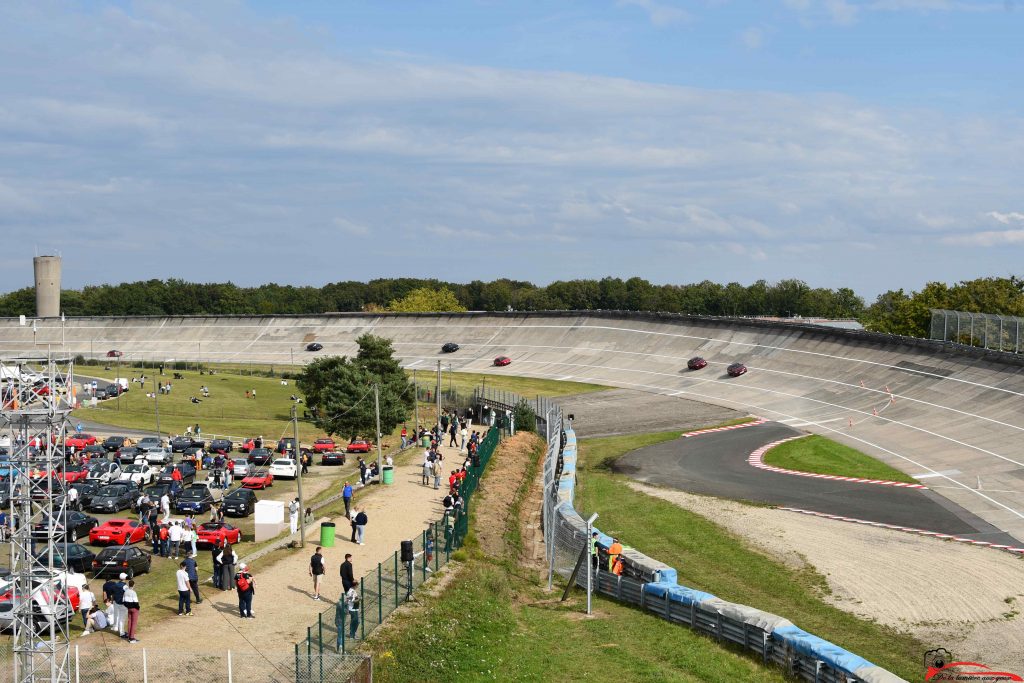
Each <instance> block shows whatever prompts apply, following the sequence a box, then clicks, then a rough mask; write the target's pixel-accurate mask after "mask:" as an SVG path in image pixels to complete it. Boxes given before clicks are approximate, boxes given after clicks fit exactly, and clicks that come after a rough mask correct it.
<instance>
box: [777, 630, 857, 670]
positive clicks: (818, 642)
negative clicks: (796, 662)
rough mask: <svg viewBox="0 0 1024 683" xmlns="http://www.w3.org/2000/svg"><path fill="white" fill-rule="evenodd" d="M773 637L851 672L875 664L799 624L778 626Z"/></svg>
mask: <svg viewBox="0 0 1024 683" xmlns="http://www.w3.org/2000/svg"><path fill="white" fill-rule="evenodd" d="M772 637H773V638H777V639H778V640H781V641H783V642H784V643H786V644H787V645H789V646H790V647H791V648H793V649H794V650H796V651H797V652H799V653H800V654H802V655H807V656H809V657H813V658H815V659H820V660H821V661H823V662H825V663H826V664H828V665H829V666H831V667H832V668H833V669H838V670H839V671H845V672H847V673H849V674H853V673H854V672H855V671H856V670H857V669H862V668H865V667H871V666H874V665H873V664H872V663H871V662H869V661H868V660H866V659H864V658H863V657H861V656H859V655H855V654H853V653H852V652H850V651H848V650H844V649H843V648H841V647H839V646H838V645H834V644H832V643H830V642H828V641H827V640H824V639H822V638H819V637H818V636H815V635H812V634H810V633H808V632H807V631H805V630H803V629H802V628H799V627H797V626H783V627H782V628H777V629H775V630H774V631H772Z"/></svg>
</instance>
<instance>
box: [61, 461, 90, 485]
mask: <svg viewBox="0 0 1024 683" xmlns="http://www.w3.org/2000/svg"><path fill="white" fill-rule="evenodd" d="M88 476H89V468H88V467H86V466H85V465H68V466H66V467H65V468H64V481H66V482H67V483H69V484H74V483H75V482H76V481H85V479H86V477H88Z"/></svg>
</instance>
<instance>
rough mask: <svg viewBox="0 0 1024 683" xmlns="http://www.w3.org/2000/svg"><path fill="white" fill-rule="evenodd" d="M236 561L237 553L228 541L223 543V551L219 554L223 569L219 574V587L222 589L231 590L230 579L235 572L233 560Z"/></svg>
mask: <svg viewBox="0 0 1024 683" xmlns="http://www.w3.org/2000/svg"><path fill="white" fill-rule="evenodd" d="M237 561H238V555H236V554H235V551H234V550H232V548H231V545H230V544H228V543H225V544H224V551H223V552H222V553H221V556H220V564H221V568H222V571H223V575H222V576H221V587H222V589H223V590H226V591H227V590H231V581H232V578H233V577H234V574H235V562H237Z"/></svg>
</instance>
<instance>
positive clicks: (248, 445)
mask: <svg viewBox="0 0 1024 683" xmlns="http://www.w3.org/2000/svg"><path fill="white" fill-rule="evenodd" d="M254 448H256V439H255V437H253V438H249V439H246V440H245V441H243V442H242V445H241V446H239V447H238V450H240V451H242V452H243V453H248V452H249V451H251V450H252V449H254Z"/></svg>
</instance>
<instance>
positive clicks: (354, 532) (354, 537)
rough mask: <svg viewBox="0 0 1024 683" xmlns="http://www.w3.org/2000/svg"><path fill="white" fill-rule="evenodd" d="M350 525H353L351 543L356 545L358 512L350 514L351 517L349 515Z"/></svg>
mask: <svg viewBox="0 0 1024 683" xmlns="http://www.w3.org/2000/svg"><path fill="white" fill-rule="evenodd" d="M348 523H349V524H351V525H352V538H351V541H352V542H353V543H355V542H356V511H355V510H353V511H352V512H350V513H349V515H348Z"/></svg>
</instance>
